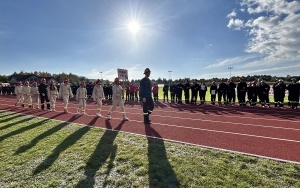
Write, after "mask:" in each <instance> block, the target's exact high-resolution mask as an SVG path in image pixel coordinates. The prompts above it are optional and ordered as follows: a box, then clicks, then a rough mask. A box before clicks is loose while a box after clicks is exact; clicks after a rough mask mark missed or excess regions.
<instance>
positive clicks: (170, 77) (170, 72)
mask: <svg viewBox="0 0 300 188" xmlns="http://www.w3.org/2000/svg"><path fill="white" fill-rule="evenodd" d="M168 72H169V80H171V72H172V71H171V70H169V71H168Z"/></svg>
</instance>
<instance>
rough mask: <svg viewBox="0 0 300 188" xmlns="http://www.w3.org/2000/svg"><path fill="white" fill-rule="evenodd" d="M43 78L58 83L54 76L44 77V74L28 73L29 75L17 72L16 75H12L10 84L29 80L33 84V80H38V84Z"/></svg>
mask: <svg viewBox="0 0 300 188" xmlns="http://www.w3.org/2000/svg"><path fill="white" fill-rule="evenodd" d="M42 78H45V79H46V82H47V83H49V82H50V81H51V80H53V81H54V82H55V83H56V84H57V83H58V82H57V81H56V80H55V78H54V77H43V76H37V75H34V74H27V75H23V74H16V75H12V77H11V79H10V82H9V83H10V85H12V86H14V85H15V84H16V83H18V82H20V81H21V82H22V83H24V82H26V81H28V82H29V84H32V83H33V82H37V84H40V83H41V80H42Z"/></svg>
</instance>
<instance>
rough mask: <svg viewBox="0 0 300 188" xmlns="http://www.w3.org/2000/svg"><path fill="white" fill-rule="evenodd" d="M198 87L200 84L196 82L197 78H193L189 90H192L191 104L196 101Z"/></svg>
mask: <svg viewBox="0 0 300 188" xmlns="http://www.w3.org/2000/svg"><path fill="white" fill-rule="evenodd" d="M199 89H200V85H199V84H198V83H197V80H194V82H193V84H192V86H191V91H192V98H191V104H196V103H197V97H198V91H199Z"/></svg>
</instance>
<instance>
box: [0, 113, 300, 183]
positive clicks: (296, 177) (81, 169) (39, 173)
mask: <svg viewBox="0 0 300 188" xmlns="http://www.w3.org/2000/svg"><path fill="white" fill-rule="evenodd" d="M0 159H1V160H0V187H1V188H4V187H5V188H6V187H84V188H88V187H155V188H159V187H300V165H299V164H293V163H284V162H278V161H274V160H270V159H262V158H256V157H251V156H245V155H240V154H236V153H230V152H221V151H218V150H211V149H205V148H201V147H197V146H191V145H185V144H178V143H172V142H167V141H162V140H159V139H153V138H147V137H145V136H137V135H133V134H126V133H122V132H118V131H110V130H105V129H99V128H95V127H90V126H82V125H79V124H74V123H66V122H61V121H57V120H50V119H44V118H39V117H33V116H26V115H21V114H16V113H12V112H8V111H0Z"/></svg>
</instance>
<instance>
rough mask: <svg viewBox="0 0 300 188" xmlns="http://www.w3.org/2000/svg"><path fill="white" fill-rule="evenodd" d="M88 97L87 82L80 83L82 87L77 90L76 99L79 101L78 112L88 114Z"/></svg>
mask: <svg viewBox="0 0 300 188" xmlns="http://www.w3.org/2000/svg"><path fill="white" fill-rule="evenodd" d="M86 99H87V90H86V85H85V82H81V83H80V87H79V88H78V89H77V91H76V100H77V101H78V104H79V105H78V108H77V114H81V113H82V114H83V115H86V112H85V110H86Z"/></svg>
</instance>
